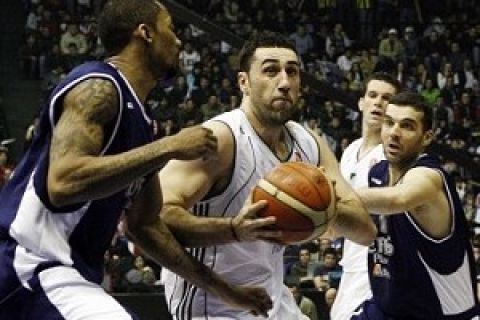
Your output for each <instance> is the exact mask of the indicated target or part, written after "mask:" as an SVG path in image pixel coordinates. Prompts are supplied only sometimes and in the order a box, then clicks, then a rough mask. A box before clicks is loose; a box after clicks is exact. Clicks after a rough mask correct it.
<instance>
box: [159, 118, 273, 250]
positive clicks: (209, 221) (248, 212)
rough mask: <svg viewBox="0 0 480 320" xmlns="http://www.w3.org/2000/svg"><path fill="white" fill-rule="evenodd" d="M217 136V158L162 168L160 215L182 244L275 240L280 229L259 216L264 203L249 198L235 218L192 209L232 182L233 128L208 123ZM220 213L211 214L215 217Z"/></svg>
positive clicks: (195, 245)
mask: <svg viewBox="0 0 480 320" xmlns="http://www.w3.org/2000/svg"><path fill="white" fill-rule="evenodd" d="M208 125H209V127H210V128H211V129H212V130H213V132H214V134H215V136H217V138H218V157H217V158H215V159H210V160H208V161H203V160H194V161H176V160H173V161H171V162H169V163H168V165H167V166H165V168H163V169H162V170H161V171H160V174H159V176H160V182H161V185H162V190H163V198H164V206H163V209H162V212H161V216H162V218H163V220H164V221H165V223H166V224H167V225H168V227H169V228H170V230H172V232H173V234H174V235H175V237H176V238H177V239H178V240H179V241H180V243H181V244H182V245H184V246H187V247H197V246H209V245H217V244H225V243H230V242H236V241H252V240H257V239H275V238H276V237H278V236H279V232H276V231H271V230H266V229H265V228H264V227H266V226H269V225H272V224H274V223H275V219H272V218H256V212H258V211H259V210H260V209H262V208H263V207H264V206H265V203H263V204H262V203H255V204H251V203H250V202H249V201H248V200H247V201H246V202H245V205H244V206H243V208H242V209H241V210H240V212H239V213H238V215H237V216H236V217H235V218H231V217H225V218H224V217H204V216H202V217H198V216H195V215H193V214H192V213H191V212H190V211H189V209H190V208H192V207H193V205H194V204H195V203H197V202H198V201H200V200H202V199H204V198H205V197H207V195H208V196H212V194H219V193H221V192H222V191H223V190H224V188H225V187H226V185H227V184H228V183H229V178H230V175H231V170H232V168H231V166H232V162H233V160H234V156H233V152H234V147H233V137H232V134H231V131H230V130H229V129H228V128H227V127H226V126H225V125H224V124H222V123H220V122H211V123H209V124H208ZM213 215H215V216H218V215H217V214H215V213H214V214H212V216H213Z"/></svg>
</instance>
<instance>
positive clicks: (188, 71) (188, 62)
mask: <svg viewBox="0 0 480 320" xmlns="http://www.w3.org/2000/svg"><path fill="white" fill-rule="evenodd" d="M179 59H180V60H179V62H180V68H181V70H182V73H183V74H184V75H185V76H187V77H188V76H189V75H192V74H193V66H194V65H195V64H196V63H198V62H200V54H199V53H198V51H197V50H196V49H195V48H194V47H193V45H192V43H191V42H190V41H188V42H185V44H184V46H183V50H182V51H180V57H179Z"/></svg>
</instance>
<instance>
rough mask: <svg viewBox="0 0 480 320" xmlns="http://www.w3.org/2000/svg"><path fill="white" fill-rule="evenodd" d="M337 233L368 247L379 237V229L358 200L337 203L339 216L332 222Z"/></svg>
mask: <svg viewBox="0 0 480 320" xmlns="http://www.w3.org/2000/svg"><path fill="white" fill-rule="evenodd" d="M332 226H333V228H334V229H335V231H336V233H337V234H339V235H343V236H344V237H346V238H348V239H349V240H352V241H353V242H356V243H358V244H361V245H364V246H368V245H370V243H371V242H372V241H373V239H374V238H375V237H376V235H377V228H376V227H375V224H374V223H373V221H372V219H371V218H370V216H369V215H368V212H367V211H366V210H365V208H364V206H363V205H362V203H361V202H360V201H357V200H348V201H346V200H341V201H338V202H337V215H336V216H335V218H334V221H333V222H332Z"/></svg>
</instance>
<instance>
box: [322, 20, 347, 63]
mask: <svg viewBox="0 0 480 320" xmlns="http://www.w3.org/2000/svg"><path fill="white" fill-rule="evenodd" d="M351 45H352V40H350V38H349V37H348V36H347V34H346V33H345V31H343V26H342V24H341V23H337V24H335V27H334V28H333V31H331V32H330V33H329V34H328V36H327V40H326V42H325V52H326V53H327V54H328V55H329V56H331V57H332V56H338V55H340V54H343V53H344V52H345V50H346V49H347V48H349V47H350V46H351ZM334 62H336V59H335V60H334Z"/></svg>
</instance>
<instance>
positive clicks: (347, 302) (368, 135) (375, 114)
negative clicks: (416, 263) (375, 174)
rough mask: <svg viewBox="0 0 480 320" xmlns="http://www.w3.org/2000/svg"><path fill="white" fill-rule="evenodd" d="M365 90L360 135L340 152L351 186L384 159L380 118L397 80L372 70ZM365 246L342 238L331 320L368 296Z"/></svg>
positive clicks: (345, 315)
mask: <svg viewBox="0 0 480 320" xmlns="http://www.w3.org/2000/svg"><path fill="white" fill-rule="evenodd" d="M365 84H366V85H365V93H364V95H363V96H362V97H361V98H360V100H359V102H358V107H359V109H360V111H361V112H362V115H363V117H362V137H361V138H359V139H357V140H355V141H353V142H352V143H351V144H350V145H349V146H348V147H347V148H346V149H345V151H344V152H343V155H342V159H341V160H340V170H341V172H342V175H343V177H344V178H345V179H346V180H347V181H348V182H350V184H351V186H352V187H353V188H354V189H355V188H359V187H365V186H367V185H368V171H369V170H370V168H371V167H372V166H373V165H374V164H375V163H377V162H378V161H380V160H382V159H384V158H385V157H384V155H383V148H382V145H381V140H380V129H381V125H382V118H383V113H384V111H385V108H386V106H387V104H388V101H389V99H390V98H391V97H392V96H393V95H395V94H396V93H397V92H398V91H399V90H400V86H401V84H400V83H399V82H398V81H397V80H396V79H395V78H394V77H392V76H390V75H388V74H386V73H374V74H373V75H372V76H370V77H369V78H368V79H367V81H366V82H365ZM367 254H368V247H366V246H362V245H359V244H357V243H354V242H352V241H350V240H348V239H346V240H345V242H344V248H343V255H342V260H341V261H340V264H341V265H342V267H343V274H342V279H341V281H340V287H339V289H338V293H337V297H336V298H335V302H334V304H333V306H332V309H331V311H330V316H331V318H332V320H346V319H350V317H351V316H352V313H353V312H354V310H355V309H356V308H357V307H358V306H359V305H360V304H361V303H362V302H363V301H365V300H366V299H368V298H370V297H371V296H372V293H371V290H370V284H369V280H368V269H367Z"/></svg>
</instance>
